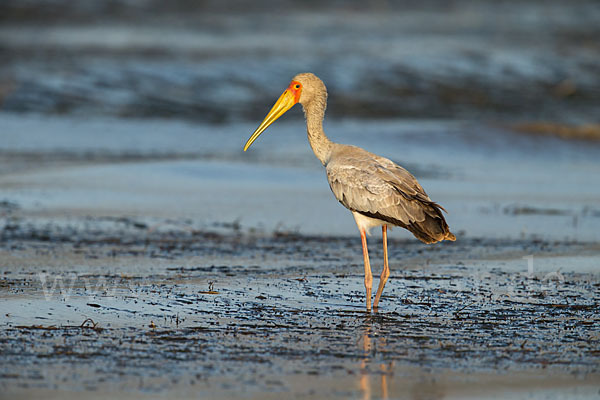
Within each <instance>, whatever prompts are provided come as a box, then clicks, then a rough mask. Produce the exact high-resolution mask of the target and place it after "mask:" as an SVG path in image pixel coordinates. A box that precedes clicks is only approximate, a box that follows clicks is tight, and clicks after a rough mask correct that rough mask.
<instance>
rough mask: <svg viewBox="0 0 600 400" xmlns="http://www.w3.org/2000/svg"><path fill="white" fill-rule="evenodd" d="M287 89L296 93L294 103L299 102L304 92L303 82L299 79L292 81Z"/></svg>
mask: <svg viewBox="0 0 600 400" xmlns="http://www.w3.org/2000/svg"><path fill="white" fill-rule="evenodd" d="M287 90H289V91H290V92H291V93H292V94H293V95H294V104H295V103H298V101H300V93H302V84H301V83H300V82H298V81H292V82H291V83H290V86H288V88H287Z"/></svg>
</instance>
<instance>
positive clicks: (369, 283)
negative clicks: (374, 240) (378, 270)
mask: <svg viewBox="0 0 600 400" xmlns="http://www.w3.org/2000/svg"><path fill="white" fill-rule="evenodd" d="M360 238H361V240H362V248H363V257H364V259H365V289H367V311H371V290H372V287H373V274H371V264H370V263H369V249H368V248H367V234H366V233H365V231H364V230H361V231H360Z"/></svg>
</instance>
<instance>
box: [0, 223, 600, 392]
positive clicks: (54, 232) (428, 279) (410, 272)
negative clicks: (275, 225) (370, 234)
mask: <svg viewBox="0 0 600 400" xmlns="http://www.w3.org/2000/svg"><path fill="white" fill-rule="evenodd" d="M599 253H600V248H599V247H598V245H597V244H594V243H585V242H573V241H567V240H562V241H560V240H557V241H544V240H539V239H525V240H512V239H489V240H483V239H475V238H462V240H461V239H460V238H459V241H457V242H456V243H451V244H443V245H438V246H425V245H422V244H419V243H418V242H416V241H414V240H404V239H402V240H399V239H392V240H391V241H390V260H391V262H390V266H391V269H392V274H391V277H390V281H389V282H388V285H387V287H386V290H385V292H384V296H383V298H382V305H381V309H380V310H379V312H377V313H367V312H366V311H365V309H364V288H363V285H362V278H363V277H362V272H361V271H362V264H361V254H360V247H359V241H358V239H357V238H355V237H342V236H309V235H298V234H294V233H286V232H275V233H269V234H265V233H252V232H243V231H240V230H239V227H237V226H235V225H231V224H223V225H222V226H215V227H214V229H212V230H195V229H192V228H189V227H188V226H187V225H185V224H181V223H177V222H176V221H167V220H165V221H162V222H161V223H157V222H156V221H155V220H153V221H150V220H144V219H142V218H137V219H134V218H91V217H90V218H85V219H72V220H70V221H68V222H63V223H60V222H53V223H40V221H38V220H35V219H26V218H24V219H19V220H12V222H10V223H9V222H7V221H4V225H3V228H2V231H1V232H0V259H2V264H3V265H2V276H1V277H0V288H1V290H0V293H1V297H2V298H1V304H2V315H0V324H1V325H2V329H0V358H1V361H2V362H1V363H0V387H2V392H3V394H2V397H11V398H15V397H16V398H19V397H23V398H25V397H30V396H39V395H43V396H44V397H56V398H65V397H67V398H69V397H78V398H82V397H83V398H96V397H98V398H100V397H105V396H109V397H114V396H117V397H130V398H138V397H146V396H148V397H195V398H197V397H201V398H232V397H233V398H291V397H294V398H314V397H315V396H318V397H321V398H386V397H387V398H419V399H430V398H431V399H435V398H486V396H489V397H493V396H494V395H495V396H501V397H508V398H510V397H511V396H512V397H521V396H525V395H528V396H531V397H530V398H596V396H597V395H598V390H599V389H600V385H599V384H598V382H599V381H600V380H599V378H600V376H599V375H600V371H599V368H598V366H599V365H600V317H599V315H598V304H599V303H600V279H599V276H598V272H597V266H596V265H595V264H594V263H595V261H596V260H597V259H598V254H599ZM381 256H382V255H381V250H380V249H379V245H378V241H377V240H376V238H373V239H371V258H372V264H373V267H374V273H375V274H377V273H378V271H379V268H378V265H379V264H380V262H381ZM375 281H377V280H376V279H375Z"/></svg>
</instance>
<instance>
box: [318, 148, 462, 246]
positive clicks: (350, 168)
mask: <svg viewBox="0 0 600 400" xmlns="http://www.w3.org/2000/svg"><path fill="white" fill-rule="evenodd" d="M325 167H326V170H327V180H328V181H329V186H330V187H331V191H332V192H333V194H334V195H335V197H336V198H337V199H338V201H339V202H340V203H342V204H343V205H344V206H345V207H346V208H348V209H349V210H351V211H355V212H358V213H360V214H362V215H364V216H367V217H370V218H373V219H378V220H381V221H385V222H386V223H388V224H390V225H395V226H400V227H402V228H406V229H408V230H409V231H411V232H412V233H413V234H414V235H415V237H417V238H418V239H419V240H421V241H423V242H425V243H435V242H439V241H441V240H455V239H456V237H455V236H454V235H453V234H452V233H451V232H450V229H449V228H448V224H447V223H446V220H445V219H444V216H443V214H442V210H444V209H443V208H442V207H441V206H440V205H438V204H437V203H435V202H433V201H432V200H431V199H430V198H429V196H427V193H425V190H423V188H422V187H421V185H420V184H419V182H417V180H416V179H415V177H414V176H413V175H412V174H411V173H410V172H408V171H407V170H406V169H404V168H402V167H401V166H399V165H397V164H395V163H394V162H392V161H390V160H388V159H387V158H384V157H380V156H378V155H376V154H373V153H370V152H368V151H366V150H363V149H361V148H360V147H356V146H348V145H342V144H337V143H336V144H334V145H333V149H332V153H331V156H330V158H329V161H328V162H327V163H326V165H325ZM444 211H445V210H444Z"/></svg>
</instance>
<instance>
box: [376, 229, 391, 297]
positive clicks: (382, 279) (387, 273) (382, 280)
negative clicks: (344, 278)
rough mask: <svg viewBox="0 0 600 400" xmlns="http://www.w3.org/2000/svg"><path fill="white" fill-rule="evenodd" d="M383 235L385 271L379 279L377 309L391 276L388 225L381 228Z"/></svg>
mask: <svg viewBox="0 0 600 400" xmlns="http://www.w3.org/2000/svg"><path fill="white" fill-rule="evenodd" d="M381 233H382V235H383V271H382V272H381V276H380V277H379V287H378V288H377V294H376V295H375V302H374V303H373V308H375V309H377V306H378V305H379V298H380V297H381V293H382V292H383V287H384V286H385V283H386V282H387V280H388V278H389V276H390V267H389V266H388V251H387V225H383V226H382V227H381Z"/></svg>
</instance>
